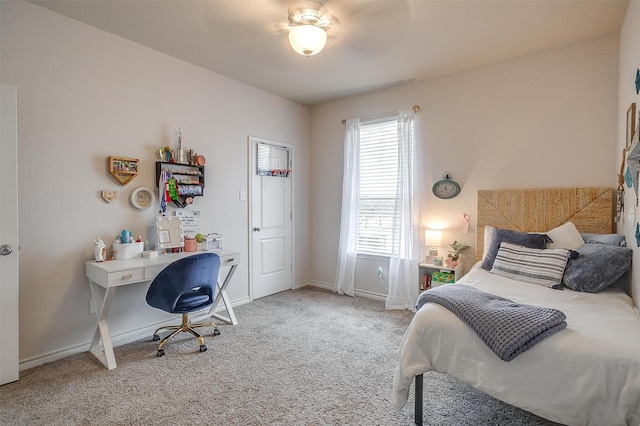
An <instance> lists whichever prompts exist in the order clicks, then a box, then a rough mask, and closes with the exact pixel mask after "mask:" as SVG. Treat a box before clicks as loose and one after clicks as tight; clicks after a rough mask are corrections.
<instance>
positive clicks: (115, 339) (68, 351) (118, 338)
mask: <svg viewBox="0 0 640 426" xmlns="http://www.w3.org/2000/svg"><path fill="white" fill-rule="evenodd" d="M249 302H250V300H249V298H248V297H247V298H244V299H240V300H237V301H235V302H232V303H231V306H232V307H236V306H240V305H244V304H245V303H249ZM215 313H219V314H222V315H226V314H227V310H226V309H225V307H224V305H223V306H218V308H217V309H216V310H215ZM207 317H208V316H207V315H200V316H194V317H193V321H194V322H197V321H200V320H203V319H205V318H207ZM175 323H176V319H175V318H169V319H167V320H163V321H157V322H155V323H151V324H147V325H145V326H144V327H139V328H136V329H133V330H127V331H125V332H122V333H118V334H114V335H113V336H111V342H112V344H113V347H114V348H115V347H118V346H121V345H124V344H127V343H131V342H135V341H137V340H141V339H144V338H149V339H150V338H151V336H152V335H153V332H154V331H155V330H156V329H157V328H158V327H162V326H165V325H174V324H175ZM90 346H91V342H88V343H83V344H81V345H76V346H69V347H67V348H64V349H60V350H57V351H54V352H49V353H47V354H43V355H38V356H35V357H32V358H29V359H24V360H20V371H23V370H28V369H29V368H33V367H37V366H39V365H42V364H46V363H48V362H53V361H57V360H59V359H62V358H66V357H68V356H72V355H76V354H79V353H82V352H87V351H88V350H89V347H90ZM96 362H97V361H96Z"/></svg>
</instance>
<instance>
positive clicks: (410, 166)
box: [385, 111, 420, 310]
mask: <svg viewBox="0 0 640 426" xmlns="http://www.w3.org/2000/svg"><path fill="white" fill-rule="evenodd" d="M413 121H414V114H413V112H412V111H401V112H400V114H399V118H398V175H399V176H398V187H397V194H398V197H397V202H396V206H395V210H394V221H395V222H396V223H394V227H393V229H394V230H397V232H394V235H393V239H394V244H393V247H394V253H392V255H391V259H390V262H389V292H388V293H387V299H386V302H385V307H386V308H387V309H410V310H415V302H416V300H417V298H418V293H419V291H418V259H417V254H418V253H419V250H420V247H419V241H420V238H419V236H418V234H417V230H418V229H420V228H419V226H417V220H418V215H417V214H416V211H415V202H414V201H415V200H414V193H413V191H414V185H413V184H414V159H415V153H414V149H415V148H414V140H413V139H414V131H413Z"/></svg>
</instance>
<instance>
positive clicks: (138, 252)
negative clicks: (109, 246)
mask: <svg viewBox="0 0 640 426" xmlns="http://www.w3.org/2000/svg"><path fill="white" fill-rule="evenodd" d="M143 250H144V243H143V242H139V243H128V244H122V243H120V242H118V241H115V242H114V243H113V254H114V257H115V259H116V260H123V259H135V258H136V257H142V251H143Z"/></svg>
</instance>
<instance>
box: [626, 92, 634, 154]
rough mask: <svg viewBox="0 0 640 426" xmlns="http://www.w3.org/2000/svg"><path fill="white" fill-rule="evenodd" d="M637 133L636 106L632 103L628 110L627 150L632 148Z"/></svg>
mask: <svg viewBox="0 0 640 426" xmlns="http://www.w3.org/2000/svg"><path fill="white" fill-rule="evenodd" d="M635 131H636V104H635V103H632V104H631V106H629V109H628V110H627V145H626V146H627V150H629V147H630V146H631V141H632V140H633V136H634V135H635Z"/></svg>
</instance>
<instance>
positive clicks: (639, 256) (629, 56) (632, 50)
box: [616, 1, 640, 306]
mask: <svg viewBox="0 0 640 426" xmlns="http://www.w3.org/2000/svg"><path fill="white" fill-rule="evenodd" d="M639 56H640V2H637V1H631V2H629V7H628V9H627V14H626V16H625V19H624V24H623V26H622V30H621V31H620V65H619V70H618V72H619V78H618V82H619V83H618V122H617V124H618V127H617V129H618V138H617V147H618V148H617V150H616V152H617V153H618V155H617V157H616V164H618V167H619V164H620V163H621V160H622V149H623V148H624V147H625V144H626V123H627V109H628V108H629V106H630V105H631V104H632V103H635V104H636V123H637V120H638V117H639V115H638V114H640V96H639V95H638V94H637V93H636V90H635V84H634V82H635V78H636V70H637V69H638V67H640V62H638V57H639ZM624 202H625V214H624V215H623V216H622V219H623V221H622V225H623V226H622V228H623V229H622V230H620V229H618V232H619V233H624V235H625V238H626V239H627V243H628V246H629V247H632V248H633V249H634V250H633V252H634V253H633V266H632V273H631V276H632V281H633V299H634V301H635V303H636V306H637V305H638V302H640V250H639V249H638V244H637V243H636V235H635V234H636V223H638V221H640V217H638V215H635V214H634V216H633V217H630V216H629V213H631V212H634V211H635V208H634V206H635V205H636V196H635V192H634V190H633V189H629V188H627V187H626V186H625V198H624Z"/></svg>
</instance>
